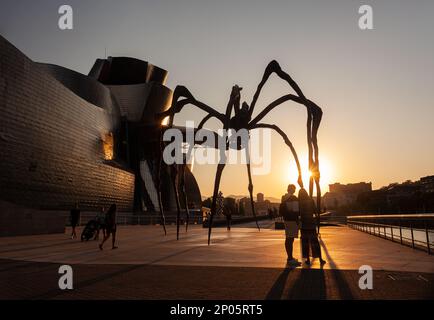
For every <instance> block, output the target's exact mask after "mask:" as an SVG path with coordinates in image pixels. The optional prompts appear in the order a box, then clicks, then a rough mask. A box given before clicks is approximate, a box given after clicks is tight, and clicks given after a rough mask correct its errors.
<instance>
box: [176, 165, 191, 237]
mask: <svg viewBox="0 0 434 320" xmlns="http://www.w3.org/2000/svg"><path fill="white" fill-rule="evenodd" d="M180 170H181V172H178V174H179V177H180V181H179V188H180V192H181V196H182V199H183V201H184V205H185V218H186V220H185V222H186V223H185V231H187V230H188V223H189V222H190V213H189V211H188V202H187V193H186V192H185V164H182V165H180Z"/></svg>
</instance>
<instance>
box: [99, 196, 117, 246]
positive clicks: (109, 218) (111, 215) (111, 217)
mask: <svg viewBox="0 0 434 320" xmlns="http://www.w3.org/2000/svg"><path fill="white" fill-rule="evenodd" d="M105 231H106V232H105V235H104V239H103V240H102V242H101V244H100V245H99V248H100V250H102V249H103V245H104V242H106V241H107V239H108V238H110V234H111V235H112V249H117V248H118V247H116V246H115V241H116V204H115V203H113V204H112V205H111V206H110V208H109V209H108V211H107V213H106V215H105Z"/></svg>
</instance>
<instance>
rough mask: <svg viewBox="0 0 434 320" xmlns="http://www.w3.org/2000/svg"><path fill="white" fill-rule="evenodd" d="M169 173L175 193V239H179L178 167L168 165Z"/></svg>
mask: <svg viewBox="0 0 434 320" xmlns="http://www.w3.org/2000/svg"><path fill="white" fill-rule="evenodd" d="M170 175H171V178H172V186H173V191H174V194H175V203H176V240H179V223H180V220H181V206H180V204H179V193H178V169H177V168H176V165H172V166H170Z"/></svg>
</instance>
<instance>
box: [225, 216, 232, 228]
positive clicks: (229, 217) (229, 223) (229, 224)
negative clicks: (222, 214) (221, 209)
mask: <svg viewBox="0 0 434 320" xmlns="http://www.w3.org/2000/svg"><path fill="white" fill-rule="evenodd" d="M231 221H232V213H231V212H228V213H227V214H226V222H227V224H228V225H227V229H228V231H230V230H231Z"/></svg>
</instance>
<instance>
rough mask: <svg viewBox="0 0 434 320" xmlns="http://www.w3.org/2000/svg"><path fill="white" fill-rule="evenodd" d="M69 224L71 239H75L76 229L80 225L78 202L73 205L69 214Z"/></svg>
mask: <svg viewBox="0 0 434 320" xmlns="http://www.w3.org/2000/svg"><path fill="white" fill-rule="evenodd" d="M69 218H70V222H71V227H72V232H71V239H74V238H77V233H76V230H75V229H76V228H77V225H79V224H80V208H79V204H78V202H76V203H75V206H74V208H72V209H71V212H70V217H69Z"/></svg>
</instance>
